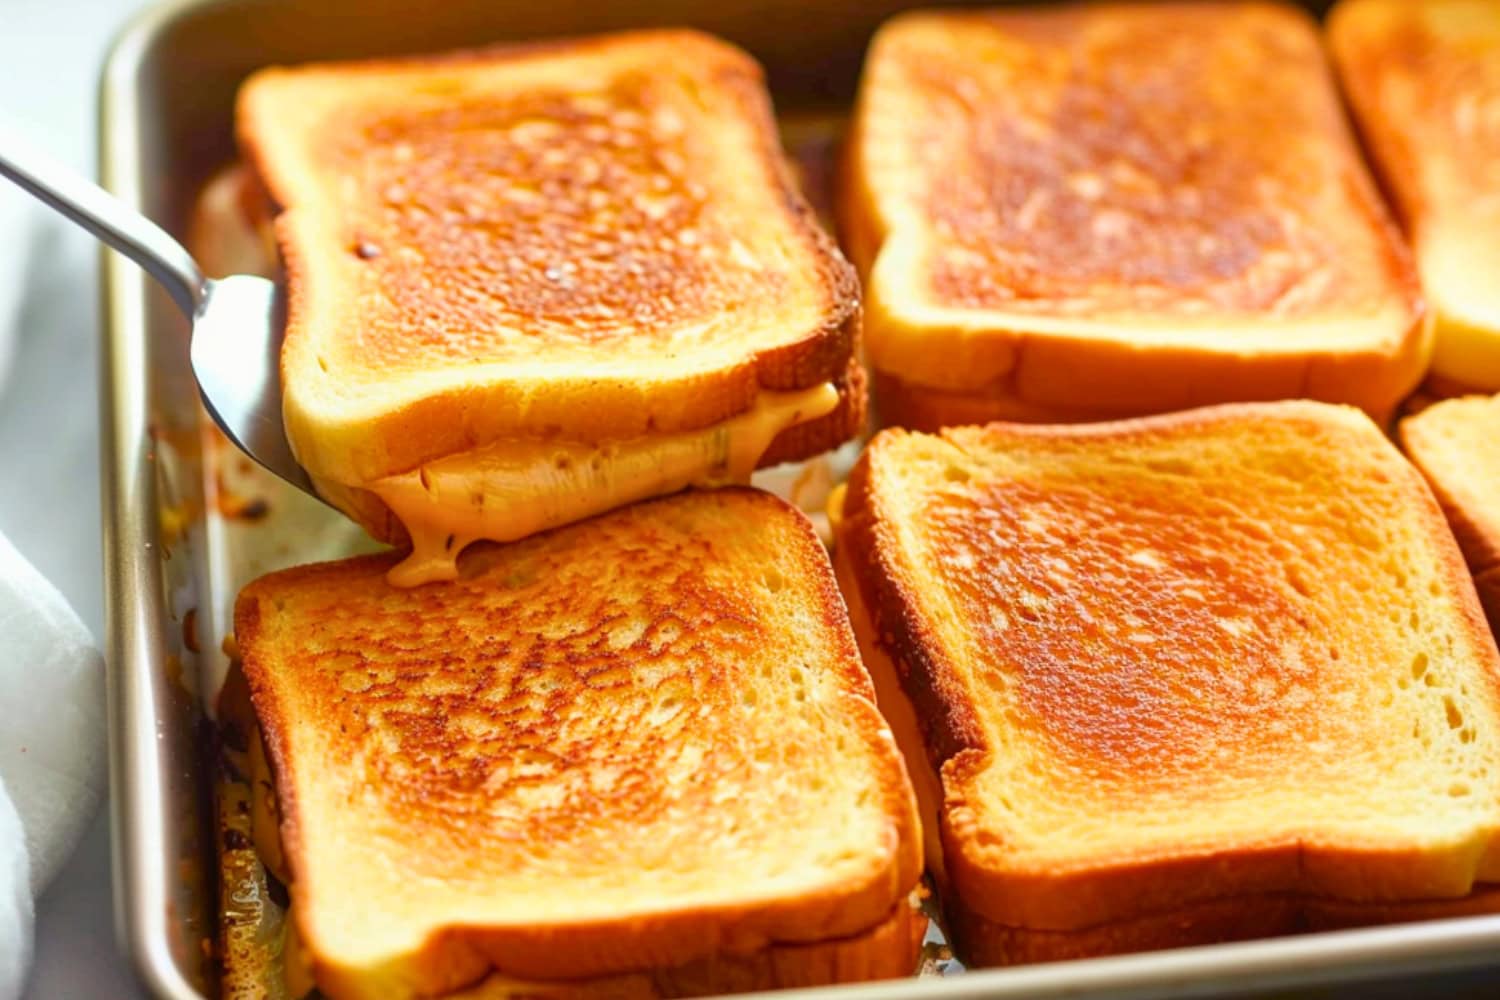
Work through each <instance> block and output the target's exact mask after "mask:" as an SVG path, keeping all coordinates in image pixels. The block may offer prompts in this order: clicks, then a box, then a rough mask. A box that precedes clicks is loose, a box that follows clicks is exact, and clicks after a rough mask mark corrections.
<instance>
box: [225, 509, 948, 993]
mask: <svg viewBox="0 0 1500 1000" xmlns="http://www.w3.org/2000/svg"><path fill="white" fill-rule="evenodd" d="M705 498H712V499H711V501H710V502H714V503H721V504H722V503H731V504H736V505H739V504H743V505H744V506H745V507H746V510H745V511H744V515H745V516H746V517H761V518H783V519H785V524H786V529H787V531H788V532H789V533H790V535H791V538H792V544H794V545H796V546H799V547H800V548H801V550H802V551H801V552H800V553H799V555H798V559H799V561H800V562H803V563H804V564H805V565H806V567H807V572H806V573H805V574H804V579H805V580H806V585H807V586H808V588H809V596H810V597H811V598H812V599H814V600H815V601H816V602H817V603H818V605H819V606H820V608H821V613H820V615H819V618H820V620H821V621H822V623H823V625H824V627H825V628H826V629H827V630H828V632H827V639H828V641H829V642H830V643H831V644H832V646H833V648H832V649H831V650H830V654H829V655H830V659H831V660H833V662H834V665H835V667H836V668H837V669H840V670H841V672H842V675H843V680H844V684H843V689H844V696H845V697H844V703H845V711H846V712H848V713H850V714H851V715H852V716H853V718H854V720H855V727H856V728H857V730H858V732H859V733H860V734H861V736H862V737H863V747H864V751H865V754H866V755H867V756H866V760H868V761H869V762H870V763H871V765H872V766H873V770H874V771H875V776H874V780H875V781H876V782H877V785H878V788H879V793H880V794H881V795H882V797H883V798H884V801H885V809H884V811H885V814H886V815H887V816H888V817H889V820H890V831H889V833H890V841H891V842H890V845H889V848H890V849H889V858H888V861H887V862H886V863H885V864H884V865H883V866H882V867H880V868H878V869H872V871H871V873H870V877H869V878H868V879H866V880H864V881H863V882H862V883H857V884H853V885H850V886H847V887H845V890H846V891H844V892H842V893H839V894H838V895H837V896H833V894H832V893H831V892H830V891H829V890H827V889H826V888H823V889H819V890H817V891H816V893H814V894H804V895H803V896H800V897H793V898H788V899H785V900H780V901H777V902H775V903H772V904H755V905H741V906H736V905H733V904H731V905H727V906H723V907H717V908H707V907H703V908H698V909H692V910H678V911H673V912H667V913H661V914H636V915H628V916H624V917H618V918H612V919H607V920H605V919H601V920H598V921H595V922H593V923H588V924H584V923H575V924H567V925H564V926H560V927H559V926H540V925H538V926H527V927H520V928H500V929H489V930H486V929H483V928H457V929H455V928H445V927H434V928H433V929H432V930H431V932H430V933H429V935H428V937H427V939H426V941H425V943H424V946H423V948H422V950H420V951H419V952H417V953H414V954H413V955H411V956H408V957H407V958H405V959H403V960H402V961H403V963H406V964H410V965H412V966H416V967H420V968H424V969H426V968H440V967H442V966H443V965H444V964H445V961H446V959H445V958H444V956H445V955H448V954H450V953H452V952H456V953H458V954H461V955H464V956H468V957H469V958H470V959H472V956H474V955H475V954H480V955H483V956H484V957H485V960H486V961H488V962H489V963H490V964H491V965H493V966H494V967H495V968H496V969H501V970H504V971H505V972H506V973H507V974H511V975H517V976H523V977H525V976H534V977H539V978H557V977H561V976H565V975H570V974H571V975H574V976H577V975H599V974H604V973H607V972H613V971H624V970H614V969H594V968H588V967H584V966H580V965H579V960H578V956H579V955H580V954H594V955H614V956H617V955H620V954H621V953H622V952H625V953H629V952H631V951H635V952H640V951H644V950H646V948H647V947H649V948H650V950H651V952H652V953H653V954H657V953H660V954H661V955H662V956H663V957H665V958H666V959H668V963H667V964H674V965H675V964H681V963H684V962H689V961H693V960H696V959H699V958H703V957H705V956H708V955H712V954H714V953H716V952H719V951H721V950H722V946H723V944H724V943H725V942H732V944H733V949H734V950H735V951H737V952H753V951H755V950H757V949H759V948H762V947H765V946H768V945H773V944H787V945H790V944H799V943H809V942H811V943H817V942H820V941H825V940H827V939H828V938H829V937H845V936H851V935H854V934H859V933H864V932H866V931H867V930H868V929H869V928H870V927H871V926H872V924H871V923H870V922H869V920H870V917H869V914H870V912H871V911H874V912H876V913H878V914H881V916H880V917H877V918H874V919H875V920H876V921H877V922H878V920H880V919H884V915H886V914H887V913H888V912H889V909H890V907H891V906H892V905H894V904H895V902H896V901H899V900H902V899H904V898H905V897H906V896H907V894H908V893H910V892H911V891H912V890H913V888H914V887H915V886H916V885H917V883H918V881H919V879H920V878H921V874H922V848H921V836H920V826H919V822H920V821H919V819H918V816H917V807H916V803H915V800H914V796H913V793H912V790H911V783H910V779H909V778H908V776H907V774H906V767H905V764H904V762H903V761H902V758H901V756H900V753H899V752H898V751H897V749H896V746H895V743H894V740H893V739H892V737H891V735H890V732H889V729H888V727H887V726H886V723H885V720H884V718H883V717H882V716H881V715H880V713H879V711H878V709H877V708H876V706H875V691H874V686H873V684H872V682H871V680H870V678H869V675H868V673H866V671H865V670H864V668H863V666H862V664H861V662H860V659H859V651H858V646H857V645H856V643H855V639H854V635H853V630H852V627H851V626H850V624H849V617H848V612H847V610H846V609H845V607H844V603H843V598H842V595H841V593H840V591H839V589H838V584H837V582H836V581H835V580H834V577H833V570H832V567H831V565H830V564H829V562H828V556H827V552H826V550H825V549H824V548H823V545H822V543H821V542H820V541H819V540H818V537H817V534H816V532H815V531H814V529H813V526H812V524H811V522H810V521H808V519H807V518H806V516H805V515H803V514H802V513H801V512H800V511H798V510H797V509H796V508H794V507H792V506H790V505H789V504H787V503H785V502H784V501H782V500H780V499H779V498H777V497H775V496H773V495H772V494H769V493H765V492H762V491H759V490H754V489H750V488H747V487H728V488H726V489H723V490H718V491H713V492H698V493H684V494H679V495H677V496H674V497H668V498H663V499H659V500H654V501H647V502H646V503H644V504H641V505H638V508H644V507H649V506H653V505H663V506H665V505H676V504H684V503H686V504H693V503H701V502H705ZM633 510H634V513H631V514H628V515H627V514H623V513H617V514H614V515H609V514H606V515H601V517H611V516H615V517H621V516H640V511H639V510H638V509H633ZM591 520H592V519H591ZM588 524H589V522H588V521H585V522H581V523H580V524H577V525H569V526H565V527H562V528H557V529H554V530H553V531H551V532H547V533H545V534H546V535H553V534H559V533H563V532H578V531H586V530H588ZM394 561H395V557H394V556H393V555H392V554H389V553H381V554H377V555H372V556H359V557H355V558H352V559H346V560H341V561H337V562H327V563H315V564H310V565H306V566H298V567H293V568H291V569H287V570H282V571H279V572H276V573H272V574H269V575H267V576H264V577H261V578H260V579H258V580H256V581H254V582H252V583H251V584H249V585H248V586H247V587H246V588H245V589H244V590H243V591H242V592H241V594H240V597H239V600H238V601H237V602H236V606H235V635H236V637H237V642H238V644H239V649H240V653H241V656H242V659H243V664H244V671H245V676H246V679H247V681H248V683H249V686H250V694H251V700H252V702H253V704H254V706H255V710H256V716H257V719H258V720H259V721H260V725H261V729H262V734H263V739H264V743H265V747H266V751H267V758H268V761H269V763H270V766H271V769H272V772H273V774H274V775H276V776H277V788H278V800H279V805H280V814H281V817H282V825H281V835H282V841H283V848H284V853H285V856H286V860H287V865H288V868H289V871H290V874H291V877H292V879H293V883H294V884H296V885H298V886H299V887H300V891H301V892H303V893H307V892H310V891H312V890H310V889H309V888H308V887H309V886H310V885H313V884H314V881H310V880H309V877H308V876H309V873H307V872H306V871H304V870H303V861H302V858H303V853H304V851H303V846H302V844H303V833H302V830H301V825H300V810H299V808H298V802H297V794H296V789H297V785H296V780H295V778H292V779H291V780H288V779H287V777H286V776H290V775H292V774H293V773H294V771H295V768H296V766H297V764H296V761H295V760H293V759H292V758H291V755H290V751H289V746H288V743H287V730H288V729H289V728H290V726H291V725H292V724H293V723H292V720H288V719H285V718H283V717H282V715H281V714H280V712H279V710H278V705H279V698H278V695H277V694H276V692H275V690H274V684H273V683H272V682H271V681H270V680H269V678H270V677H271V675H272V674H273V672H276V671H278V670H279V669H281V666H282V665H281V664H280V663H279V662H277V660H276V652H275V651H274V650H266V649H265V648H263V643H262V641H261V637H262V636H263V634H264V629H265V627H266V623H265V620H264V609H263V607H262V602H263V601H274V600H275V599H276V595H277V594H278V593H282V592H286V591H288V590H290V591H292V592H293V593H295V591H296V589H298V588H301V587H303V586H307V585H311V584H316V583H317V582H318V581H319V580H327V579H334V580H336V579H338V578H339V577H340V576H344V575H347V574H349V573H354V574H365V573H369V574H370V575H371V576H374V577H376V578H379V577H382V576H383V574H384V571H385V570H386V569H387V568H389V567H390V566H391V565H392V564H393V563H394ZM830 897H832V898H830ZM304 898H306V897H305V896H304ZM305 912H306V911H305V909H302V910H300V911H294V914H297V919H298V920H299V927H298V929H299V931H300V932H301V933H302V937H303V940H304V941H306V942H308V944H309V951H312V950H313V947H314V946H313V942H314V941H315V940H316V938H315V935H313V934H311V933H309V931H310V928H309V927H308V926H307V924H306V923H305ZM622 940H624V941H630V940H634V941H636V942H637V944H636V945H635V946H634V947H633V948H631V947H626V946H622V943H621V942H622ZM564 944H566V945H567V947H562V946H563V945H564ZM560 952H563V953H562V954H560ZM314 965H315V968H316V969H317V974H318V978H319V980H320V981H325V980H326V979H328V978H330V977H332V978H336V977H337V976H338V975H339V974H340V973H339V970H337V969H336V968H334V967H332V966H330V965H329V964H328V963H325V962H318V961H315V963H314ZM907 971H910V970H909V969H908V970H907Z"/></svg>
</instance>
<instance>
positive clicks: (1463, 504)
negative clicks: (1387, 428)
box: [1400, 396, 1500, 634]
mask: <svg viewBox="0 0 1500 1000" xmlns="http://www.w3.org/2000/svg"><path fill="white" fill-rule="evenodd" d="M1400 434H1401V446H1402V447H1403V448H1405V449H1406V453H1407V454H1408V455H1410V456H1411V460H1412V461H1413V462H1414V463H1416V466H1417V468H1419V469H1421V470H1422V474H1423V475H1425V476H1426V477H1427V482H1428V483H1429V484H1430V485H1431V486H1432V491H1433V492H1434V493H1435V494H1437V498H1438V503H1440V504H1441V505H1442V507H1443V513H1444V514H1446V515H1447V517H1448V524H1449V525H1450V526H1451V527H1452V528H1453V535H1454V537H1455V538H1457V539H1458V547H1459V548H1460V549H1461V550H1462V551H1463V554H1464V559H1465V561H1466V562H1467V563H1468V564H1469V571H1470V572H1471V573H1473V574H1474V585H1475V588H1476V589H1477V590H1478V591H1479V600H1480V603H1481V604H1483V605H1484V609H1485V613H1486V614H1487V615H1488V616H1489V620H1490V625H1491V627H1492V628H1493V629H1494V630H1495V632H1496V634H1500V396H1467V397H1463V398H1460V399H1448V400H1444V401H1443V402H1440V403H1436V404H1434V405H1432V406H1429V407H1428V408H1427V409H1425V410H1423V411H1422V412H1421V413H1419V414H1417V415H1416V416H1414V417H1408V418H1407V419H1405V420H1403V421H1401V426H1400Z"/></svg>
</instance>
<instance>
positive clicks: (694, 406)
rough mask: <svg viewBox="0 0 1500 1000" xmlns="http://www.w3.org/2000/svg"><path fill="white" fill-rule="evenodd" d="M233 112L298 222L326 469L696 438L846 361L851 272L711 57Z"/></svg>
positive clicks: (288, 73)
mask: <svg viewBox="0 0 1500 1000" xmlns="http://www.w3.org/2000/svg"><path fill="white" fill-rule="evenodd" d="M237 123H238V132H239V137H240V141H241V145H242V147H243V148H244V149H245V151H246V152H247V153H248V155H249V157H250V159H251V161H252V163H253V164H254V166H255V168H256V170H257V172H258V174H259V175H260V177H261V178H262V179H263V181H264V183H265V186H266V188H267V189H268V190H269V192H270V194H271V196H272V198H273V200H274V201H275V202H276V203H277V204H278V205H279V206H280V207H281V209H282V211H281V213H280V215H279V216H278V217H277V220H276V230H277V235H278V239H279V243H280V247H281V253H282V257H283V260H284V263H285V267H286V273H287V282H288V299H289V303H288V308H289V312H288V318H287V328H286V341H285V346H284V349H283V354H282V376H283V391H284V398H285V405H284V409H285V417H286V424H287V433H288V436H289V438H290V440H291V442H292V444H293V447H294V449H295V451H296V453H297V456H298V458H299V460H300V461H301V462H302V463H303V464H304V465H305V466H306V467H307V468H308V470H309V472H310V473H312V474H313V475H314V477H316V478H320V479H324V480H330V481H333V482H335V483H339V484H343V485H345V486H353V487H359V486H362V485H364V484H366V483H368V482H371V481H373V480H376V479H378V478H380V477H383V476H388V475H393V474H398V473H403V472H406V471H409V470H412V469H414V468H416V467H417V466H419V465H421V464H422V463H424V462H428V461H431V460H435V459H438V458H442V457H445V456H449V455H453V454H458V453H462V452H465V451H468V450H470V449H473V448H475V447H476V446H479V445H483V444H485V443H489V442H494V441H503V440H506V439H510V438H526V439H537V438H542V439H556V438H562V439H567V440H573V441H584V442H599V441H614V440H622V439H631V438H636V437H640V436H643V435H648V434H651V433H670V432H674V431H684V430H695V429H699V428H704V427H708V426H710V425H713V424H716V423H718V422H720V421H723V420H725V419H727V418H729V417H732V416H734V415H735V414H737V413H740V412H742V411H744V410H746V409H747V408H748V407H750V406H751V405H752V403H753V401H754V399H755V397H756V395H757V394H758V393H759V392H760V391H761V390H762V389H769V390H790V389H802V388H807V387H811V386H815V385H818V384H820V383H822V382H827V381H834V380H837V379H838V378H840V376H841V375H842V374H843V373H844V371H845V369H846V366H847V364H848V360H849V356H850V352H851V350H852V346H853V341H854V338H855V336H856V333H857V327H858V316H859V308H858V294H857V282H856V279H855V277H854V274H853V271H852V269H851V268H850V267H849V265H848V264H847V263H846V262H845V261H844V260H843V258H842V257H841V256H840V255H839V252H838V250H837V249H836V248H835V246H834V245H833V242H832V240H831V238H830V237H828V236H827V234H825V233H824V232H823V231H822V229H821V228H820V227H819V226H818V224H817V222H816V220H815V218H814V217H813V213H812V211H811V209H809V208H808V207H807V204H806V202H805V201H804V199H803V198H802V197H801V195H800V194H799V193H798V192H797V190H796V187H795V184H794V183H793V181H792V179H791V177H790V174H789V171H788V169H787V166H786V164H785V163H784V162H783V159H782V156H781V150H780V147H779V143H778V140H777V136H776V129H775V124H774V120H773V117H772V113H771V106H770V102H769V99H768V97H767V95H766V91H765V87H764V84H763V82H762V77H761V71H760V69H759V67H758V66H757V65H756V63H755V62H754V61H753V60H752V59H751V58H750V57H748V56H747V55H745V54H744V53H743V52H741V51H739V50H738V49H735V48H733V47H731V46H729V45H728V44H725V43H723V42H719V41H716V40H714V39H712V38H709V37H707V36H704V35H701V34H697V33H694V32H687V31H656V32H641V33H632V34H621V35H613V36H604V37H598V38H593V39H584V40H575V41H570V42H564V43H550V44H539V45H527V46H512V47H505V48H496V49H490V50H485V51H479V52H472V53H465V54H457V55H452V56H448V57H440V58H430V59H407V60H392V61H385V62H374V63H364V64H333V65H321V66H319V65H315V66H307V67H301V68H296V69H280V68H277V69H269V70H264V71H262V72H260V73H257V74H255V75H254V76H253V77H252V78H251V79H250V80H249V81H248V82H247V83H246V84H245V86H244V87H243V89H242V90H241V93H240V99H239V106H238V119H237ZM830 426H832V425H830ZM834 443H837V442H827V443H824V442H817V444H819V445H821V446H822V447H827V446H829V445H831V444H834Z"/></svg>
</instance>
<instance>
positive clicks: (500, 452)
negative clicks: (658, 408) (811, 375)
mask: <svg viewBox="0 0 1500 1000" xmlns="http://www.w3.org/2000/svg"><path fill="white" fill-rule="evenodd" d="M838 402H839V394H838V390H837V389H835V388H834V386H833V383H831V382H826V383H824V384H822V385H819V386H815V387H814V388H811V389H804V390H800V391H796V392H762V393H761V394H760V395H759V396H757V397H756V400H755V404H754V405H753V406H752V407H751V408H750V409H749V410H747V411H746V412H744V413H741V414H739V415H738V416H735V417H731V418H730V419H728V420H725V421H723V422H721V423H718V424H714V425H713V426H711V427H705V428H703V429H702V430H696V431H683V432H679V433H675V434H653V435H650V436H648V437H641V438H635V439H632V440H628V441H613V442H603V443H599V444H584V443H580V442H570V441H561V442H543V441H505V442H499V443H496V444H492V445H487V446H485V447H483V448H478V449H476V450H474V451H468V452H464V453H462V454H459V455H450V456H448V457H447V458H441V459H438V460H436V461H434V462H429V463H427V464H426V465H423V466H421V467H420V468H418V469H414V470H412V471H411V472H406V473H402V474H401V475H397V476H388V477H386V478H384V479H380V480H377V481H375V482H374V483H371V484H369V485H368V486H366V488H367V489H369V490H370V491H371V492H373V493H374V494H375V495H376V496H378V497H380V499H381V500H383V501H385V504H386V506H388V507H390V509H391V511H392V513H394V514H395V515H396V517H398V518H399V519H400V520H401V523H402V524H403V525H405V526H406V531H407V534H408V535H410V536H411V543H412V551H411V554H410V555H409V556H407V557H406V559H405V560H403V561H402V562H401V563H399V564H398V565H397V566H395V567H394V568H393V569H392V570H391V571H390V574H389V576H388V577H387V579H389V580H390V582H391V583H392V584H394V585H395V586H398V587H415V586H418V585H420V584H424V583H431V582H434V581H439V580H452V579H455V578H456V577H457V576H458V567H457V560H458V554H459V552H461V551H462V550H463V549H464V547H465V546H467V545H469V544H470V543H471V542H476V541H479V540H480V539H487V540H489V541H495V542H508V541H513V540H515V539H517V538H524V537H526V536H527V535H531V534H534V533H536V532H538V531H545V530H546V529H548V528H554V527H557V526H558V525H562V524H569V523H571V522H573V521H578V520H582V519H583V518H586V517H592V516H593V515H595V514H601V513H603V512H604V511H607V510H612V509H614V508H616V507H622V506H624V505H626V504H631V503H635V502H636V501H639V500H645V499H648V498H650V497H656V496H664V495H666V494H668V493H675V492H677V491H678V490H681V489H685V488H686V487H689V486H702V487H713V486H726V485H729V484H732V483H744V482H748V481H749V479H750V473H752V472H754V471H755V467H756V465H758V464H759V462H760V459H761V456H762V455H764V454H765V453H766V449H767V448H769V447H770V446H771V441H772V440H773V439H774V438H775V437H776V435H777V434H780V433H781V432H782V431H784V430H786V429H787V428H788V427H793V426H796V425H797V424H801V423H806V422H808V421H810V420H816V419H818V418H819V417H822V416H825V415H826V414H828V413H831V412H832V411H833V410H834V408H835V407H837V406H838Z"/></svg>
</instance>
